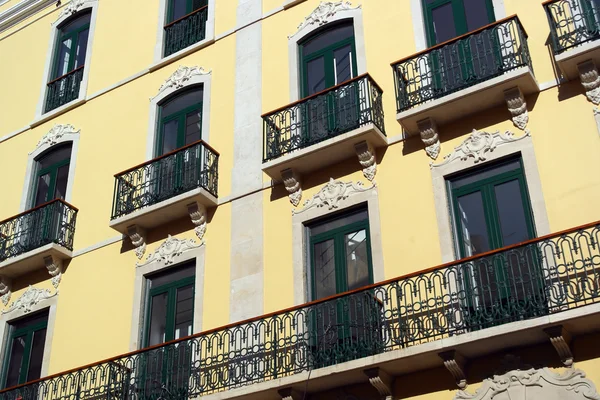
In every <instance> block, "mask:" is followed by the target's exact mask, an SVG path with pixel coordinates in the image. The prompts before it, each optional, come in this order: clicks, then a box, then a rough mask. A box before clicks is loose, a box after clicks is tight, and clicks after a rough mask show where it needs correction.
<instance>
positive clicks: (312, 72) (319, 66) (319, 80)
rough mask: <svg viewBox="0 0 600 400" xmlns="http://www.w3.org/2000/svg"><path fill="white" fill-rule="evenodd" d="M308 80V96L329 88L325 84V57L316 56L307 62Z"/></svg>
mask: <svg viewBox="0 0 600 400" xmlns="http://www.w3.org/2000/svg"><path fill="white" fill-rule="evenodd" d="M306 82H307V85H308V93H306V95H307V96H310V95H311V94H315V93H318V92H320V91H322V90H325V89H327V85H326V84H325V59H324V58H323V57H319V58H316V59H314V60H312V61H309V62H308V63H307V64H306Z"/></svg>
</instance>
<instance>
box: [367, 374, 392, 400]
mask: <svg viewBox="0 0 600 400" xmlns="http://www.w3.org/2000/svg"><path fill="white" fill-rule="evenodd" d="M363 372H364V374H365V375H366V376H367V377H368V378H369V383H370V384H371V386H373V387H374V388H375V389H376V390H377V392H379V395H380V396H381V397H382V398H385V399H386V400H391V399H392V388H393V387H394V380H393V378H392V377H391V376H390V375H389V374H388V373H387V372H385V371H384V370H382V369H381V368H379V367H376V368H370V369H367V370H364V371H363Z"/></svg>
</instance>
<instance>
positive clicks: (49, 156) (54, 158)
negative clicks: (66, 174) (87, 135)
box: [37, 143, 71, 169]
mask: <svg viewBox="0 0 600 400" xmlns="http://www.w3.org/2000/svg"><path fill="white" fill-rule="evenodd" d="M69 158H71V144H70V143H69V145H67V146H61V147H58V148H56V149H55V148H53V149H52V150H51V151H48V152H46V153H44V155H43V156H42V157H41V158H39V159H38V160H37V161H38V163H39V168H40V169H44V168H48V167H49V166H51V165H52V164H56V163H57V162H59V161H63V160H67V159H69Z"/></svg>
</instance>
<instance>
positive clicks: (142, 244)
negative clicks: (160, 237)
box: [127, 225, 146, 260]
mask: <svg viewBox="0 0 600 400" xmlns="http://www.w3.org/2000/svg"><path fill="white" fill-rule="evenodd" d="M127 236H129V239H130V240H131V244H132V245H133V246H134V247H135V255H136V256H137V258H138V260H141V259H142V257H144V253H146V231H145V230H144V229H142V228H141V227H139V226H137V225H131V226H128V227H127Z"/></svg>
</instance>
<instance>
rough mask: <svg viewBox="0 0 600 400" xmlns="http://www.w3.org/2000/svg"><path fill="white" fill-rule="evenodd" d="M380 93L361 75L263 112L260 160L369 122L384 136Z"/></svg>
mask: <svg viewBox="0 0 600 400" xmlns="http://www.w3.org/2000/svg"><path fill="white" fill-rule="evenodd" d="M382 94H383V90H382V89H381V88H380V87H379V85H378V84H377V83H376V82H375V81H374V80H373V78H371V76H370V75H369V74H363V75H360V76H357V77H356V78H353V79H351V80H349V81H346V82H344V83H341V84H339V85H337V86H334V87H332V88H329V89H326V90H324V91H322V92H319V93H316V94H314V95H312V96H309V97H306V98H304V99H302V100H298V101H296V102H294V103H292V104H290V105H287V106H285V107H281V108H278V109H277V110H274V111H271V112H270V113H267V114H263V115H262V118H263V129H264V137H263V162H267V161H270V160H274V159H276V158H278V157H281V156H283V155H285V154H287V153H291V152H292V151H295V150H299V149H303V148H305V147H308V146H310V145H313V144H315V143H318V142H321V141H323V140H327V139H330V138H332V137H335V136H338V135H341V134H343V133H346V132H349V131H351V130H354V129H357V128H359V127H361V126H364V125H366V124H370V123H371V124H374V125H375V126H376V127H377V128H379V130H380V131H381V133H383V134H384V135H385V129H384V125H383V103H382Z"/></svg>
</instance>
